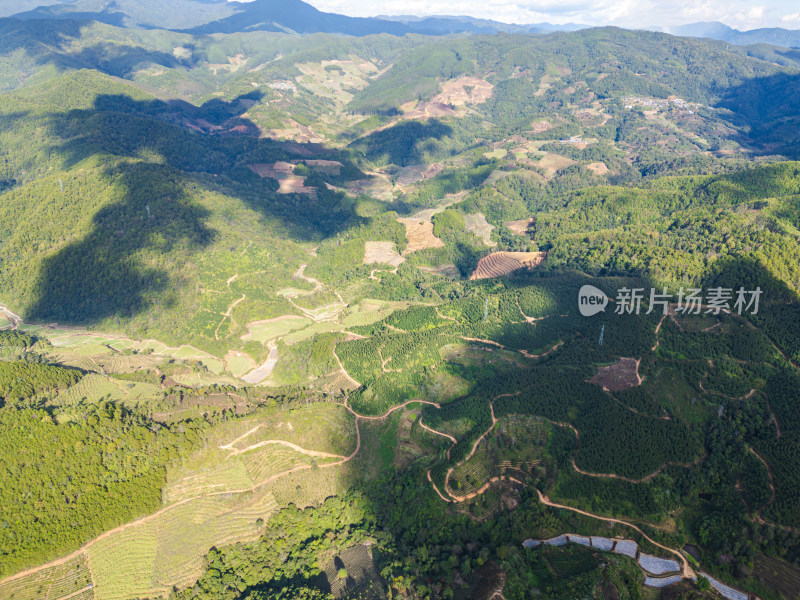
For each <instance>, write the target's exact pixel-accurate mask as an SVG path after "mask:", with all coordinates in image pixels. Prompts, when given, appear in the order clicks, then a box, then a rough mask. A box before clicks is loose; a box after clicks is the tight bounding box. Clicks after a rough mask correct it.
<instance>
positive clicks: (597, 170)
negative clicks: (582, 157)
mask: <svg viewBox="0 0 800 600" xmlns="http://www.w3.org/2000/svg"><path fill="white" fill-rule="evenodd" d="M586 168H587V169H589V170H590V171H591V172H592V173H594V174H595V175H605V174H606V173H608V172H609V168H608V167H607V166H606V163H604V162H593V163H589V164H588V165H586Z"/></svg>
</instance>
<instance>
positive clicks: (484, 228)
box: [464, 213, 497, 248]
mask: <svg viewBox="0 0 800 600" xmlns="http://www.w3.org/2000/svg"><path fill="white" fill-rule="evenodd" d="M464 225H466V228H467V231H468V232H470V233H474V234H475V235H477V236H478V237H479V238H481V239H482V240H483V243H484V244H486V245H487V246H489V247H490V248H494V247H495V246H497V242H495V241H493V240H492V230H493V229H494V225H492V224H490V223H489V222H488V221H487V220H486V217H485V216H484V214H483V213H475V214H473V215H464Z"/></svg>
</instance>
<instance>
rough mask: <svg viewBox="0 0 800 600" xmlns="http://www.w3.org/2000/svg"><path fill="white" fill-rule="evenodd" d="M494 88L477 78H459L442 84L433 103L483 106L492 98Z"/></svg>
mask: <svg viewBox="0 0 800 600" xmlns="http://www.w3.org/2000/svg"><path fill="white" fill-rule="evenodd" d="M493 90H494V86H493V85H492V84H491V83H489V82H488V81H486V80H484V79H479V78H477V77H459V78H458V79H453V80H451V81H446V82H444V83H443V84H442V91H441V92H440V93H439V94H437V95H436V96H435V97H434V98H433V101H434V102H440V103H442V104H450V105H452V106H464V105H465V104H483V103H484V102H486V101H487V100H488V99H489V98H491V97H492V91H493Z"/></svg>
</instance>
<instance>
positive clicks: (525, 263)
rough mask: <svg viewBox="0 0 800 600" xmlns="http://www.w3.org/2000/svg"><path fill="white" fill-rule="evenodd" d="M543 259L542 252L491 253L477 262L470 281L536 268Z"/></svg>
mask: <svg viewBox="0 0 800 600" xmlns="http://www.w3.org/2000/svg"><path fill="white" fill-rule="evenodd" d="M544 259H545V254H544V253H543V252H493V253H491V254H489V255H488V256H485V257H483V258H482V259H481V260H480V261H479V262H478V266H477V267H476V268H475V271H473V273H472V275H470V279H492V278H494V277H502V276H503V275H508V274H509V273H513V272H514V271H517V270H519V269H523V268H533V267H536V266H537V265H539V264H541V263H542V262H543V261H544Z"/></svg>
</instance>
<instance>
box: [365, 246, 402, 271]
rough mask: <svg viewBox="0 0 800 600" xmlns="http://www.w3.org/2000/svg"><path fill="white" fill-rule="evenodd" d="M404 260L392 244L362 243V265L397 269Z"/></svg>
mask: <svg viewBox="0 0 800 600" xmlns="http://www.w3.org/2000/svg"><path fill="white" fill-rule="evenodd" d="M405 260H406V259H405V258H403V257H402V256H400V254H399V253H398V252H397V246H395V243H394V242H364V264H365V265H374V264H383V265H391V266H393V267H397V266H399V265H400V264H402V263H403V262H405Z"/></svg>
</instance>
